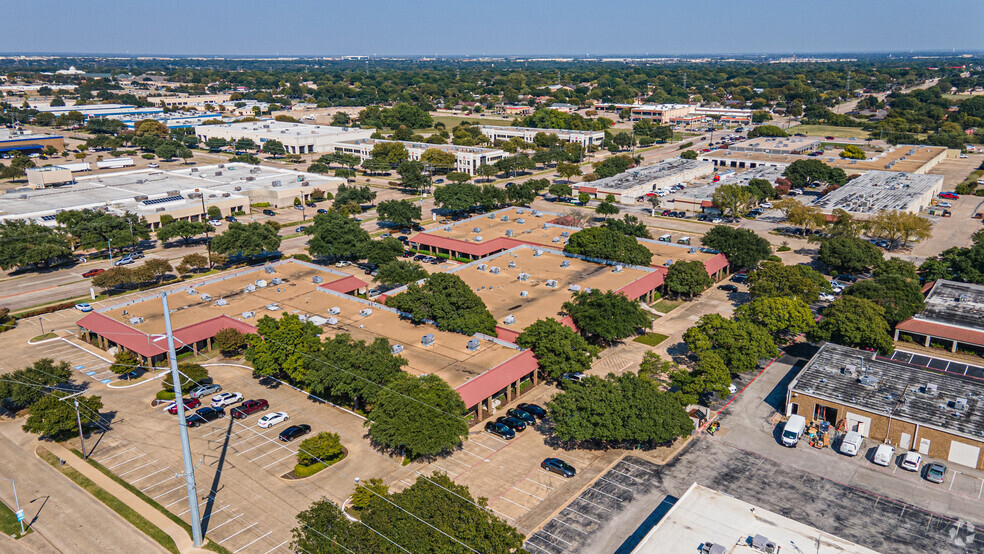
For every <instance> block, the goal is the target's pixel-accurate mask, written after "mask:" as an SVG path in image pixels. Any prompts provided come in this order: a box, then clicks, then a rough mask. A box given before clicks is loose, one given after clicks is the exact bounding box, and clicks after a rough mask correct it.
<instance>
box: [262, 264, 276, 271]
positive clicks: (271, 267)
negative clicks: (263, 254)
mask: <svg viewBox="0 0 984 554" xmlns="http://www.w3.org/2000/svg"><path fill="white" fill-rule="evenodd" d="M263 271H266V272H267V273H276V272H277V270H276V269H274V267H273V266H272V265H268V266H266V267H264V268H263Z"/></svg>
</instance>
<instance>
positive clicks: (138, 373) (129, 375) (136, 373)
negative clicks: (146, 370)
mask: <svg viewBox="0 0 984 554" xmlns="http://www.w3.org/2000/svg"><path fill="white" fill-rule="evenodd" d="M141 375H143V370H142V369H134V370H133V371H131V372H129V373H124V374H123V375H120V379H123V380H124V381H129V380H130V379H136V378H137V377H140V376H141Z"/></svg>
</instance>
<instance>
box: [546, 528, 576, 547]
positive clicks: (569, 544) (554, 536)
mask: <svg viewBox="0 0 984 554" xmlns="http://www.w3.org/2000/svg"><path fill="white" fill-rule="evenodd" d="M540 532H541V533H546V534H548V535H550V536H551V537H553V538H555V539H557V540H559V541H560V542H562V543H564V544H566V545H567V546H573V545H571V543H569V542H567V541H565V540H564V539H562V538H560V537H558V536H557V535H554V534H553V533H551V532H550V531H547V530H546V529H540Z"/></svg>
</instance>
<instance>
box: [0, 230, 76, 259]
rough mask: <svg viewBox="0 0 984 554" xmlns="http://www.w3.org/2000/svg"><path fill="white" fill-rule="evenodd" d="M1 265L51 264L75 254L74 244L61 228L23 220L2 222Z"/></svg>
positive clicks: (0, 234)
mask: <svg viewBox="0 0 984 554" xmlns="http://www.w3.org/2000/svg"><path fill="white" fill-rule="evenodd" d="M0 244H2V245H3V248H0V268H3V269H5V270H9V269H13V268H15V267H26V266H34V267H37V266H43V265H48V264H50V263H52V262H54V261H56V260H58V259H59V258H65V257H68V256H70V255H71V254H72V245H71V244H70V243H69V241H68V239H67V238H66V237H65V234H64V233H62V232H61V231H60V230H58V229H54V228H52V227H47V226H45V225H39V224H36V223H28V222H26V221H24V220H21V219H8V220H6V221H0Z"/></svg>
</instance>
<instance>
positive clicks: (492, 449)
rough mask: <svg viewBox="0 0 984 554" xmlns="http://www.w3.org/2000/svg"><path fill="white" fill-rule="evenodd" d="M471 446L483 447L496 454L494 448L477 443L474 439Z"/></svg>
mask: <svg viewBox="0 0 984 554" xmlns="http://www.w3.org/2000/svg"><path fill="white" fill-rule="evenodd" d="M471 444H474V445H476V446H481V447H482V448H488V449H489V450H491V451H492V452H495V448H492V447H491V446H485V445H484V444H482V443H480V442H475V441H474V439H473V440H472V441H471Z"/></svg>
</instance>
